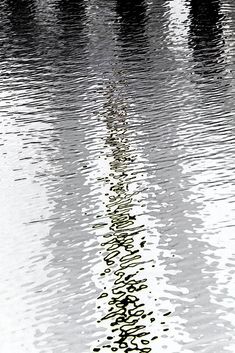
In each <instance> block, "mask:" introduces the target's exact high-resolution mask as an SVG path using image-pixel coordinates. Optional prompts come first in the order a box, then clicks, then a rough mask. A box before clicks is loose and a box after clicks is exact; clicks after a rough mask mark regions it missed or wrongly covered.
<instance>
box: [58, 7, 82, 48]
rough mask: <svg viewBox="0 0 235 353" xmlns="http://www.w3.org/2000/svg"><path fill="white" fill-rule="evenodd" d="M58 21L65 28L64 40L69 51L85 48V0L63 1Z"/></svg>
mask: <svg viewBox="0 0 235 353" xmlns="http://www.w3.org/2000/svg"><path fill="white" fill-rule="evenodd" d="M58 9H59V13H58V19H59V22H60V24H61V25H62V27H63V35H62V37H63V39H64V40H66V41H67V42H66V47H67V50H69V49H70V53H72V50H73V49H75V50H76V49H78V47H79V46H84V41H83V40H82V38H83V35H82V34H83V33H84V22H85V4H84V0H78V1H76V0H71V1H69V0H61V1H59V3H58Z"/></svg>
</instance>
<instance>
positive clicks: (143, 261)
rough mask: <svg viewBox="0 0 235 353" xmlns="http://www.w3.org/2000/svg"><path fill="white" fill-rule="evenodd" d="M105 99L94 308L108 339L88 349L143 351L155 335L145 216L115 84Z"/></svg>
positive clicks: (151, 264) (124, 111)
mask: <svg viewBox="0 0 235 353" xmlns="http://www.w3.org/2000/svg"><path fill="white" fill-rule="evenodd" d="M105 99H106V104H105V113H104V117H105V121H106V126H107V134H108V135H107V139H106V143H105V146H106V149H107V150H108V151H109V152H108V153H107V154H106V158H107V159H108V160H109V174H108V175H107V176H106V177H104V178H103V182H104V184H105V186H106V188H108V192H107V195H106V202H105V204H106V211H105V218H106V219H107V222H108V224H109V229H107V232H106V233H105V234H104V235H103V237H102V238H103V240H102V243H101V245H102V247H103V249H104V251H103V254H104V262H105V269H104V271H103V272H102V273H101V274H100V276H101V280H102V281H103V283H104V290H103V292H102V293H101V295H100V296H99V300H100V301H102V303H101V304H99V307H100V306H101V307H102V308H103V311H104V312H105V313H104V315H103V316H102V318H101V320H100V321H98V322H102V323H103V324H105V323H106V325H107V323H108V327H109V329H108V330H110V329H111V333H110V335H109V336H107V340H108V342H107V343H106V344H103V346H102V348H99V347H97V348H94V351H95V352H98V351H100V350H102V352H103V349H105V348H107V349H111V351H113V352H115V351H122V350H123V351H124V352H126V353H127V352H141V353H148V352H151V351H152V349H151V342H152V340H155V339H157V335H156V330H157V328H156V322H155V320H156V318H155V316H154V312H153V311H154V302H155V300H156V298H154V296H153V294H152V293H151V291H150V289H149V286H148V280H147V276H146V274H147V272H148V274H149V273H151V269H152V267H155V265H154V262H155V260H154V258H152V257H150V258H148V257H146V250H145V246H146V243H147V238H148V234H147V233H148V230H147V221H148V219H147V217H146V219H145V222H146V223H145V222H144V221H143V219H144V217H143V214H142V212H143V211H141V210H143V209H141V204H142V201H141V194H142V193H143V190H141V187H140V186H138V180H136V177H135V160H136V156H135V153H136V152H135V151H134V150H133V148H132V147H131V143H130V141H129V137H128V121H127V120H128V119H127V105H126V104H125V102H124V101H123V99H122V98H121V97H120V96H119V88H118V84H117V82H109V84H108V85H107V87H106V88H105ZM151 256H153V253H151ZM154 322H155V323H154ZM153 323H154V324H153ZM153 325H154V326H153ZM154 329H155V331H154ZM153 332H155V334H153ZM108 351H109V350H108Z"/></svg>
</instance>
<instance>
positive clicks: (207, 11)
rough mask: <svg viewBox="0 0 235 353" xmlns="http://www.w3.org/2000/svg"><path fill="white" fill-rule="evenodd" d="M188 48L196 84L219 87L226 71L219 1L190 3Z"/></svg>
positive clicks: (206, 0) (194, 1)
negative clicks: (190, 50) (211, 83)
mask: <svg viewBox="0 0 235 353" xmlns="http://www.w3.org/2000/svg"><path fill="white" fill-rule="evenodd" d="M189 6H190V25H189V47H191V48H192V50H193V60H194V72H195V77H196V78H195V79H196V82H197V83H210V82H213V83H215V84H216V83H217V84H218V85H220V84H221V81H223V78H224V75H225V74H224V71H225V65H226V62H225V53H224V45H225V42H224V37H223V27H222V26H223V25H222V21H223V18H224V17H223V15H222V14H221V9H220V7H221V5H220V1H219V0H202V1H201V0H191V1H190V5H189Z"/></svg>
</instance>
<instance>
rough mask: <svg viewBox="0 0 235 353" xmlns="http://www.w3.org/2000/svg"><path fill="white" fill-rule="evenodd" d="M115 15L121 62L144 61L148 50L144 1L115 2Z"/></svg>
mask: <svg viewBox="0 0 235 353" xmlns="http://www.w3.org/2000/svg"><path fill="white" fill-rule="evenodd" d="M116 13H117V15H118V21H119V23H120V29H119V32H118V41H119V45H120V47H121V48H122V50H123V51H122V53H121V56H122V58H123V60H126V61H128V60H131V61H132V62H133V61H134V62H135V61H139V60H141V61H144V60H146V53H147V50H148V37H147V34H146V23H147V5H146V2H145V1H144V0H137V1H134V0H127V1H125V0H117V5H116Z"/></svg>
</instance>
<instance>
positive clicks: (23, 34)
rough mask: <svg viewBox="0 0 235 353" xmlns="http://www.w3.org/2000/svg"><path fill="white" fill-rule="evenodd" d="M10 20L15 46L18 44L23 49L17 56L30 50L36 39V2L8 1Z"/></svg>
mask: <svg viewBox="0 0 235 353" xmlns="http://www.w3.org/2000/svg"><path fill="white" fill-rule="evenodd" d="M6 8H7V12H8V18H9V22H10V27H11V31H12V35H11V37H12V38H11V39H12V41H13V45H14V44H16V43H18V44H19V45H20V46H21V47H20V48H19V49H18V50H17V54H18V55H19V53H20V52H21V51H25V50H27V49H29V48H30V46H31V44H32V43H33V41H34V39H35V31H36V23H35V2H34V1H33V0H31V1H30V0H16V1H14V0H8V1H6Z"/></svg>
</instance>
